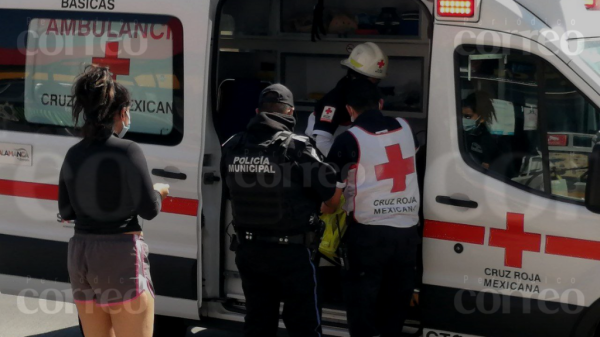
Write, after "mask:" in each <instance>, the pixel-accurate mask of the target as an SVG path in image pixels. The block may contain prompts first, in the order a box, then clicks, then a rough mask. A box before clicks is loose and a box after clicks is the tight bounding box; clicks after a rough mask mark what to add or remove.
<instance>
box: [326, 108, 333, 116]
mask: <svg viewBox="0 0 600 337" xmlns="http://www.w3.org/2000/svg"><path fill="white" fill-rule="evenodd" d="M332 112H333V110H331V108H329V109H327V110H325V113H326V114H328V115H330V114H331V113H332Z"/></svg>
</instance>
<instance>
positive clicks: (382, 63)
mask: <svg viewBox="0 0 600 337" xmlns="http://www.w3.org/2000/svg"><path fill="white" fill-rule="evenodd" d="M377 65H378V66H379V69H381V68H383V66H385V61H384V60H381V61H379V63H377Z"/></svg>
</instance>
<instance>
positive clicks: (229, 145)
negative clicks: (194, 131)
mask: <svg viewBox="0 0 600 337" xmlns="http://www.w3.org/2000/svg"><path fill="white" fill-rule="evenodd" d="M241 137H243V135H242V134H239V133H238V134H235V135H233V136H231V137H230V138H229V139H228V140H227V141H225V143H223V144H222V145H221V163H220V167H219V170H220V172H221V181H222V182H223V196H224V197H225V199H231V194H230V192H229V186H227V175H228V174H229V169H228V168H227V158H226V157H227V155H228V154H229V151H231V150H232V149H233V148H234V147H235V146H237V144H238V143H239V142H241V141H242V138H241Z"/></svg>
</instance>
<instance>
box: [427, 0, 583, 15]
mask: <svg viewBox="0 0 600 337" xmlns="http://www.w3.org/2000/svg"><path fill="white" fill-rule="evenodd" d="M593 1H595V0H593ZM437 13H438V15H439V16H445V17H459V18H460V17H462V18H472V17H474V16H475V0H437Z"/></svg>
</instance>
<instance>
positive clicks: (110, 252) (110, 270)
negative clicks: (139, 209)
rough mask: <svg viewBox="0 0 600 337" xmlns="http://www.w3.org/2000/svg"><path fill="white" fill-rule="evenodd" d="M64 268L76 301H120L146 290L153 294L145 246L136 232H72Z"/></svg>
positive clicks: (98, 302)
mask: <svg viewBox="0 0 600 337" xmlns="http://www.w3.org/2000/svg"><path fill="white" fill-rule="evenodd" d="M68 268H69V277H70V279H71V287H72V289H73V299H74V300H75V302H76V303H84V302H91V301H95V302H96V304H98V305H100V306H110V305H115V304H122V303H125V302H129V301H132V300H134V299H136V298H137V297H138V296H140V295H141V294H142V293H143V292H144V291H146V290H148V291H149V292H150V294H151V295H152V297H154V286H153V285H152V279H151V278H150V264H149V263H148V245H147V244H146V242H144V238H143V237H142V236H140V235H135V234H110V235H99V234H75V236H73V237H72V238H71V240H69V256H68Z"/></svg>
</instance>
